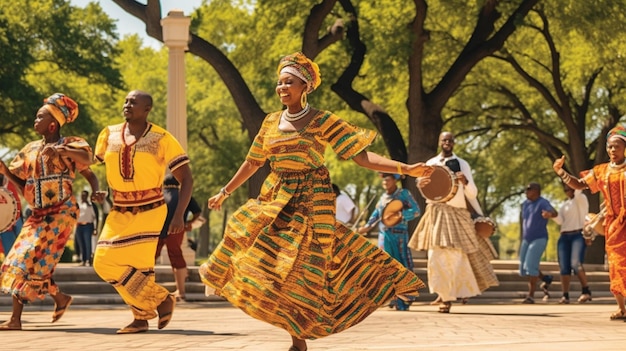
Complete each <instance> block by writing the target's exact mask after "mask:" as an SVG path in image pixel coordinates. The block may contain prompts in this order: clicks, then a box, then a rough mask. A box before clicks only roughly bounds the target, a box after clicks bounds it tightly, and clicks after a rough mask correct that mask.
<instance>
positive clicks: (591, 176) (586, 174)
mask: <svg viewBox="0 0 626 351" xmlns="http://www.w3.org/2000/svg"><path fill="white" fill-rule="evenodd" d="M605 172H606V164H600V165H597V166H595V167H593V169H591V170H589V171H583V172H580V175H581V179H582V180H583V181H585V183H587V186H588V187H589V190H590V191H591V193H594V194H595V193H597V192H598V191H600V189H601V188H602V183H603V181H602V179H601V178H599V177H601V176H602V174H605Z"/></svg>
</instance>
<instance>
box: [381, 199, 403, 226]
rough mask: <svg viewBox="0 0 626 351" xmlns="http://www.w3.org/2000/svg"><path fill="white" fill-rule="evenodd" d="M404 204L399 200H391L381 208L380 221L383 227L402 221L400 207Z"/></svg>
mask: <svg viewBox="0 0 626 351" xmlns="http://www.w3.org/2000/svg"><path fill="white" fill-rule="evenodd" d="M403 206H404V204H403V203H402V201H400V200H391V201H389V203H387V205H385V208H384V209H383V214H382V216H381V217H382V219H381V221H382V222H383V224H384V225H385V227H395V226H396V225H398V223H400V222H402V207H403Z"/></svg>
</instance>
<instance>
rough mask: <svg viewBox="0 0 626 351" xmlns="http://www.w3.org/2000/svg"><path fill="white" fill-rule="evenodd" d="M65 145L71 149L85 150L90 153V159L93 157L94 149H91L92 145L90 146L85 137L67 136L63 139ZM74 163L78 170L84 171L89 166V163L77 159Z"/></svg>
mask: <svg viewBox="0 0 626 351" xmlns="http://www.w3.org/2000/svg"><path fill="white" fill-rule="evenodd" d="M63 145H65V146H67V147H68V148H70V149H76V150H85V151H87V153H88V154H89V159H90V160H91V159H93V151H92V150H91V146H89V144H88V143H87V141H85V139H83V138H80V137H76V136H70V137H66V138H65V139H64V140H63ZM74 164H75V166H76V170H77V171H78V172H81V171H84V170H85V169H87V168H89V164H84V163H80V162H76V161H74Z"/></svg>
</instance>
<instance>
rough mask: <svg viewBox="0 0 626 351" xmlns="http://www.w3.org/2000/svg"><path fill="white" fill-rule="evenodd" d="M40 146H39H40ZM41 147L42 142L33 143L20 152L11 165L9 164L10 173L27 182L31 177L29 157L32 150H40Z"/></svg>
mask: <svg viewBox="0 0 626 351" xmlns="http://www.w3.org/2000/svg"><path fill="white" fill-rule="evenodd" d="M38 145H39V146H38ZM40 146H41V142H40V141H32V142H30V143H28V144H26V146H24V147H23V148H22V150H20V152H18V153H17V155H15V157H14V158H13V160H12V161H11V163H10V164H9V171H10V172H11V173H12V174H13V175H15V176H16V177H18V178H20V179H21V180H26V178H28V177H29V174H28V168H29V166H28V155H29V153H30V152H31V150H33V149H35V148H38V147H40Z"/></svg>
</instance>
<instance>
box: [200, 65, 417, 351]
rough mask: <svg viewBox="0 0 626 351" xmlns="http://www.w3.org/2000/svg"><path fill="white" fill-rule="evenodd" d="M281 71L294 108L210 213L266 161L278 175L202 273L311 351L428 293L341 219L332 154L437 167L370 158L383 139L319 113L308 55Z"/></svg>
mask: <svg viewBox="0 0 626 351" xmlns="http://www.w3.org/2000/svg"><path fill="white" fill-rule="evenodd" d="M277 72H278V82H277V84H276V94H277V96H278V97H279V98H280V101H281V103H282V104H283V105H284V106H287V109H285V110H282V111H277V112H273V113H270V114H268V115H267V117H266V118H265V120H264V121H263V124H262V126H261V129H260V130H259V133H258V134H257V136H256V137H255V139H254V141H253V143H252V146H251V147H250V150H249V152H248V155H247V157H246V159H245V160H244V162H243V163H242V165H241V167H240V168H239V170H238V171H237V172H236V173H235V175H234V176H233V177H232V179H231V180H230V181H229V182H228V183H227V184H226V186H224V187H223V188H222V190H220V192H219V193H218V194H217V195H215V196H213V197H211V198H210V199H209V208H211V209H218V210H219V209H220V208H221V205H222V202H224V200H225V199H226V198H227V197H228V196H229V195H230V193H231V192H232V191H235V189H237V188H238V187H239V186H241V185H242V184H243V183H244V182H245V181H246V180H247V179H249V178H250V177H251V176H252V175H253V174H254V173H255V172H256V171H257V170H258V169H259V168H261V167H262V166H263V164H264V163H265V162H266V161H269V163H270V168H271V173H270V174H269V175H268V177H267V178H266V179H265V182H264V183H263V186H262V188H261V192H260V195H259V196H258V198H256V199H250V200H248V201H247V202H246V203H245V204H244V205H243V206H242V207H240V208H239V209H238V210H237V211H235V212H234V213H233V215H232V216H231V218H230V220H229V221H228V225H227V227H226V230H225V232H224V238H223V239H222V242H221V243H220V244H219V245H218V247H217V248H216V249H215V250H214V251H213V254H212V255H211V257H209V260H208V262H207V263H205V264H203V265H202V267H201V269H200V276H201V278H202V281H203V282H204V283H205V284H207V285H209V286H210V287H212V288H214V289H215V291H216V293H217V294H218V295H221V296H223V297H225V298H226V299H228V301H230V302H231V303H232V304H233V305H235V306H237V307H239V308H241V309H242V310H243V311H244V312H246V313H247V314H249V315H251V316H252V317H254V318H257V319H260V320H263V321H265V322H268V323H271V324H273V325H275V326H277V327H280V328H283V329H285V330H286V331H287V332H288V333H289V334H290V335H291V342H292V345H291V347H290V348H289V350H291V351H306V350H307V345H306V341H305V339H315V338H320V337H324V336H327V335H330V334H333V333H338V332H340V331H342V330H345V329H347V328H349V327H351V326H353V325H355V324H357V323H359V322H360V321H362V320H363V319H365V317H367V316H368V315H370V314H371V313H372V312H374V311H375V310H376V309H377V308H378V307H379V306H381V305H383V304H384V303H386V302H387V300H389V299H391V298H392V297H393V296H394V295H396V296H398V297H400V298H405V299H406V300H409V299H410V298H409V297H412V296H417V295H418V292H417V290H418V289H420V288H421V287H423V286H424V284H423V282H422V281H421V280H420V279H419V278H418V277H417V276H416V275H415V274H414V273H413V272H411V271H410V270H408V269H406V268H405V267H404V266H402V264H401V263H400V262H398V261H396V260H394V259H393V258H392V257H391V256H389V255H388V254H387V253H385V252H384V251H383V250H381V249H379V248H377V247H376V246H375V245H373V244H371V243H370V242H369V241H368V240H367V239H366V238H364V237H363V236H361V235H359V234H358V233H355V232H353V231H351V230H350V229H349V228H347V227H346V226H344V225H343V224H341V223H340V222H339V221H337V220H336V218H335V208H336V206H335V193H334V192H333V189H332V186H331V184H332V182H331V180H330V174H329V172H328V169H327V168H326V167H325V166H324V151H325V149H326V148H327V147H328V146H330V147H332V149H333V151H334V152H335V153H336V154H337V155H338V156H339V157H340V158H341V159H343V160H350V159H351V160H353V161H354V162H355V163H356V164H358V165H359V166H361V167H365V168H367V169H371V170H375V171H381V172H394V173H397V174H408V175H410V176H412V177H417V176H419V175H420V174H423V172H426V171H427V170H428V169H429V168H428V167H427V166H425V165H424V164H423V163H421V164H420V163H416V164H410V165H408V164H404V163H401V162H396V161H392V160H390V159H388V158H385V157H383V156H380V155H378V154H375V153H373V152H370V151H366V150H365V149H366V148H367V147H368V146H369V144H370V143H371V142H372V140H373V139H374V137H375V136H376V133H374V132H372V131H369V130H365V129H361V128H358V127H356V126H354V125H352V124H350V123H348V122H346V121H343V120H341V119H340V118H339V117H338V116H337V115H335V114H333V113H332V112H329V111H324V110H320V109H316V108H312V107H311V106H310V105H309V104H308V102H307V98H306V95H307V94H308V93H311V92H313V91H314V90H315V88H317V87H318V86H319V84H320V82H321V79H320V75H319V69H318V66H317V64H315V63H314V62H313V61H311V60H309V59H308V58H307V57H306V56H304V54H302V53H296V54H293V55H288V56H286V57H284V58H283V59H282V60H281V61H280V63H279V66H278V70H277ZM260 348H261V349H262V347H260Z"/></svg>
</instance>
